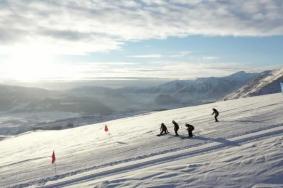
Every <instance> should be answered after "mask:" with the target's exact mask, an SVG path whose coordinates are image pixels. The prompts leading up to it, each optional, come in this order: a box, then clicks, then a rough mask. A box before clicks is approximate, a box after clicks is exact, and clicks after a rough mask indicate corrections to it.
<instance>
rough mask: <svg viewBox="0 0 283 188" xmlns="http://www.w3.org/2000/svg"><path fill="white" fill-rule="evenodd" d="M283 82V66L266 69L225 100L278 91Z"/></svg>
mask: <svg viewBox="0 0 283 188" xmlns="http://www.w3.org/2000/svg"><path fill="white" fill-rule="evenodd" d="M280 82H283V68H282V69H277V70H270V71H264V72H262V73H260V74H259V75H258V76H257V77H256V78H255V79H253V80H251V81H249V82H248V83H247V84H245V85H244V86H242V87H241V88H240V89H238V90H237V91H235V92H232V93H231V94H229V95H227V96H226V97H224V99H225V100H229V99H237V98H243V97H251V96H258V95H266V94H272V93H278V92H280V91H281V88H280Z"/></svg>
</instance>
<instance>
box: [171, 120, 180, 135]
mask: <svg viewBox="0 0 283 188" xmlns="http://www.w3.org/2000/svg"><path fill="white" fill-rule="evenodd" d="M172 123H173V124H174V131H175V135H176V136H179V134H178V130H179V128H180V127H179V124H178V123H177V122H176V121H174V120H173V121H172Z"/></svg>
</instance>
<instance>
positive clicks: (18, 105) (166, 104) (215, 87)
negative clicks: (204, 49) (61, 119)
mask: <svg viewBox="0 0 283 188" xmlns="http://www.w3.org/2000/svg"><path fill="white" fill-rule="evenodd" d="M282 70H283V69H280V70H274V71H265V72H262V73H246V72H243V71H241V72H237V73H235V74H232V75H230V76H225V77H208V78H198V79H195V80H175V81H170V82H167V83H165V84H161V85H158V86H151V87H140V86H139V87H124V88H118V89H117V88H116V89H114V88H106V87H95V86H85V87H78V88H74V89H70V90H64V91H54V90H45V89H38V88H27V87H19V86H7V85H0V112H48V111H61V112H74V113H79V114H81V115H113V114H114V115H115V114H123V113H138V112H148V111H158V110H164V109H172V108H177V107H184V106H192V105H198V104H204V103H210V102H214V101H217V100H222V99H223V98H224V99H233V98H239V97H247V96H254V95H262V94H268V93H275V92H279V91H280V88H279V87H278V84H279V82H280V81H282V76H283V71H282Z"/></svg>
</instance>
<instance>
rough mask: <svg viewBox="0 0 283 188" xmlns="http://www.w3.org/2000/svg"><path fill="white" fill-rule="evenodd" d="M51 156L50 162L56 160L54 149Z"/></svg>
mask: <svg viewBox="0 0 283 188" xmlns="http://www.w3.org/2000/svg"><path fill="white" fill-rule="evenodd" d="M51 158H52V161H51V163H52V164H53V163H55V161H56V156H55V152H54V151H53V153H52V156H51Z"/></svg>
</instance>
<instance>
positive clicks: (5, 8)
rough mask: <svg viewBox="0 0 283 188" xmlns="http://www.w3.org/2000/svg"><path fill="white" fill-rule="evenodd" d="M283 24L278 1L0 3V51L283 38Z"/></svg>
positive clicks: (78, 49) (281, 4)
mask: <svg viewBox="0 0 283 188" xmlns="http://www.w3.org/2000/svg"><path fill="white" fill-rule="evenodd" d="M282 23H283V2H282V1H280V0H250V1H246V0H231V1H223V0H192V1H185V0H175V1H168V0H127V1H125V0H115V1H112V0H104V1H101V0H84V1H77V0H65V1H57V0H48V1H38V0H21V1H19V0H3V1H1V2H0V33H1V34H0V44H1V46H2V47H5V48H12V47H13V45H16V46H29V45H34V43H38V44H42V45H41V46H48V49H51V51H54V53H55V52H56V53H69V54H72V53H74V52H76V53H88V52H96V51H109V50H113V49H118V48H120V47H121V45H122V44H123V43H125V42H127V41H136V40H147V39H162V38H167V37H172V36H173V37H184V36H188V35H205V36H270V35H282V34H283V25H282ZM11 46H12V47H11ZM38 46H39V45H38ZM52 49H53V50H52ZM43 50H45V49H44V48H43Z"/></svg>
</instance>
